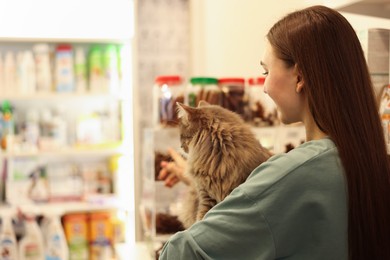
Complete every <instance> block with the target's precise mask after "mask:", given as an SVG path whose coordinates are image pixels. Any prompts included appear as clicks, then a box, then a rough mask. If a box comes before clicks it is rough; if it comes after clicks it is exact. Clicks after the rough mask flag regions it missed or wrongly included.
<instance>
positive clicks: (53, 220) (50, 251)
mask: <svg viewBox="0 0 390 260" xmlns="http://www.w3.org/2000/svg"><path fill="white" fill-rule="evenodd" d="M47 218H48V219H47V221H48V222H47V226H46V228H45V234H44V239H45V259H46V260H68V259H69V248H68V244H67V242H66V238H65V233H64V229H63V228H62V225H61V222H60V217H59V214H58V213H56V212H52V213H49V214H47Z"/></svg>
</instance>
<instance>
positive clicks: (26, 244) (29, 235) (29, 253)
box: [19, 211, 45, 260]
mask: <svg viewBox="0 0 390 260" xmlns="http://www.w3.org/2000/svg"><path fill="white" fill-rule="evenodd" d="M25 229H26V234H25V236H24V237H23V238H22V239H21V240H20V242H19V259H20V260H44V259H45V254H44V242H43V236H42V232H41V230H40V228H39V226H38V223H37V221H36V220H35V214H33V213H32V212H30V211H28V212H26V213H25Z"/></svg>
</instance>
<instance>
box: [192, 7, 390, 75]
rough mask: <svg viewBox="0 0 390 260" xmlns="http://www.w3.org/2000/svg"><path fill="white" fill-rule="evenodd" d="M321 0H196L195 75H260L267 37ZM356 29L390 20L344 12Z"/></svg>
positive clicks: (387, 23) (384, 25) (386, 24)
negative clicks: (296, 12) (287, 17)
mask: <svg viewBox="0 0 390 260" xmlns="http://www.w3.org/2000/svg"><path fill="white" fill-rule="evenodd" d="M322 2H323V1H320V0H294V1H285V0H273V1H270V0H269V1H265V0H193V1H192V4H191V15H192V17H191V22H192V25H191V29H192V63H193V64H192V71H191V72H192V75H194V76H202V75H203V76H214V77H226V76H231V77H233V76H240V77H252V76H259V75H260V73H261V67H260V65H259V62H260V59H261V56H262V54H263V51H264V47H265V41H264V37H265V35H266V34H267V32H268V30H269V28H270V27H271V26H272V25H273V24H274V23H275V22H276V21H277V20H279V19H280V18H281V17H283V16H284V15H286V14H287V13H289V12H291V11H294V10H298V9H301V8H304V7H307V6H309V5H313V4H321V3H322ZM343 15H345V17H346V18H347V19H348V20H349V21H350V22H351V23H352V25H353V26H354V27H355V29H364V28H369V27H371V28H372V27H381V28H390V20H386V19H379V18H372V17H367V16H361V15H352V14H346V13H343Z"/></svg>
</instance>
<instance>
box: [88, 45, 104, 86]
mask: <svg viewBox="0 0 390 260" xmlns="http://www.w3.org/2000/svg"><path fill="white" fill-rule="evenodd" d="M102 56H103V51H102V47H101V46H100V45H94V46H92V47H91V49H90V50H89V54H88V64H89V71H88V74H89V88H90V90H91V92H103V93H104V92H106V91H107V85H105V82H104V74H103V73H104V68H103V57H102Z"/></svg>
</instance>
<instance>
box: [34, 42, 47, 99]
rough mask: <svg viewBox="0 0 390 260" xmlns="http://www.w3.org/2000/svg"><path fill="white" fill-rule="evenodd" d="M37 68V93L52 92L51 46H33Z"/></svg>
mask: <svg viewBox="0 0 390 260" xmlns="http://www.w3.org/2000/svg"><path fill="white" fill-rule="evenodd" d="M33 52H34V56H35V68H36V83H37V85H36V88H37V92H41V93H47V92H50V91H51V90H52V75H51V65H50V50H49V45H48V44H44V43H40V44H35V45H34V46H33Z"/></svg>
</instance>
